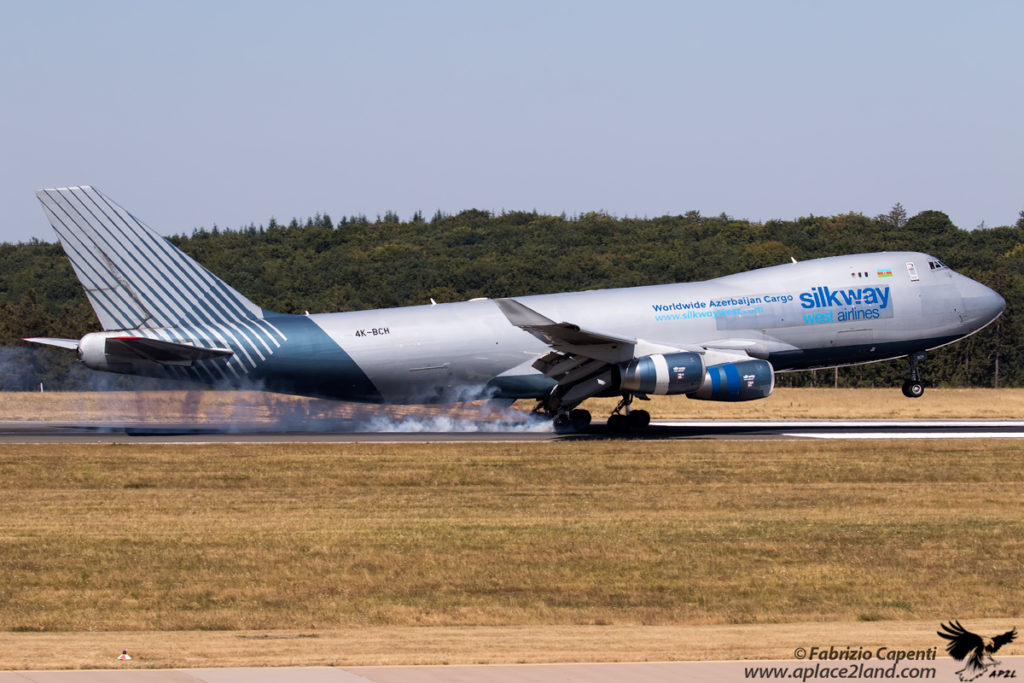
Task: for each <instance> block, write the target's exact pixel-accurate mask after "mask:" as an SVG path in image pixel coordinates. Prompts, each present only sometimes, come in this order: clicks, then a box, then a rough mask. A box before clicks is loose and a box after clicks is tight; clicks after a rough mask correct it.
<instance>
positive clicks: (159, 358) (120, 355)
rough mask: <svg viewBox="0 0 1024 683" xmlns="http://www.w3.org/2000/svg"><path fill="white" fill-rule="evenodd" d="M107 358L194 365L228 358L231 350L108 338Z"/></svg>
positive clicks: (132, 338) (130, 338) (129, 338)
mask: <svg viewBox="0 0 1024 683" xmlns="http://www.w3.org/2000/svg"><path fill="white" fill-rule="evenodd" d="M106 352H107V356H108V357H111V358H116V359H123V360H148V361H151V362H153V363H160V364H161V365H192V364H193V363H195V362H196V361H200V360H211V359H214V358H226V357H228V356H231V355H233V353H234V352H233V351H232V350H231V349H207V348H203V347H201V346H194V345H192V344H179V343H176V342H169V341H164V340H162V339H148V338H146V337H108V338H107V344H106Z"/></svg>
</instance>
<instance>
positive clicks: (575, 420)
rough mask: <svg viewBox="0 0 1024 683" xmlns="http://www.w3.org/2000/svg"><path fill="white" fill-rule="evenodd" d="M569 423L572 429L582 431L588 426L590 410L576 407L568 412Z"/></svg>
mask: <svg viewBox="0 0 1024 683" xmlns="http://www.w3.org/2000/svg"><path fill="white" fill-rule="evenodd" d="M569 423H570V424H571V425H572V428H573V429H575V430H576V431H580V432H582V431H583V430H584V429H586V428H587V427H589V426H590V411H589V410H581V409H579V408H577V409H576V410H574V411H572V412H571V413H569Z"/></svg>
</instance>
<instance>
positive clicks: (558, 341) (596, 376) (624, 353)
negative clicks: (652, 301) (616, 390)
mask: <svg viewBox="0 0 1024 683" xmlns="http://www.w3.org/2000/svg"><path fill="white" fill-rule="evenodd" d="M495 303H496V304H497V305H498V308H499V309H501V312H502V313H504V314H505V317H506V318H508V321H509V322H510V323H512V324H513V325H515V326H516V327H518V328H520V329H522V330H525V331H526V332H529V333H530V334H532V335H533V336H534V337H536V338H537V339H539V340H541V341H542V342H544V343H545V344H547V345H548V346H549V347H551V349H552V350H551V352H550V353H548V354H546V355H544V356H541V357H540V358H538V359H537V360H536V361H534V363H533V368H534V369H536V370H538V371H540V372H542V373H543V374H544V375H546V376H548V377H550V378H551V379H553V380H555V382H557V383H558V386H557V387H556V388H555V392H554V394H553V396H554V397H555V398H556V399H557V400H558V401H560V402H562V403H565V404H571V405H575V404H576V403H578V402H579V401H581V400H583V399H585V398H588V397H590V396H595V395H597V394H600V393H601V392H603V391H605V390H606V389H610V388H612V386H613V385H614V384H615V383H616V382H617V381H618V375H617V373H618V367H617V366H618V365H619V364H621V363H626V362H628V361H630V360H632V359H634V358H636V357H638V356H642V355H647V354H650V353H660V352H677V351H681V350H696V349H680V348H678V347H667V346H663V345H660V344H651V343H649V342H645V341H643V340H640V339H630V338H626V337H619V336H616V335H610V334H605V333H603V332H597V331H593V330H585V329H583V328H581V327H580V326H579V325H575V324H573V323H569V322H555V321H554V320H551V319H550V318H548V317H547V316H545V315H543V314H541V313H538V312H537V311H535V310H533V309H532V308H530V307H529V306H526V305H525V304H522V303H520V302H518V301H516V300H515V299H495Z"/></svg>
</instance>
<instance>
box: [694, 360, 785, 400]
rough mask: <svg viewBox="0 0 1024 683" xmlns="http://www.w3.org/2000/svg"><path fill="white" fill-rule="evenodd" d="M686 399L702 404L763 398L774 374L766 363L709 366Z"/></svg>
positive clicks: (773, 386) (773, 384) (762, 361)
mask: <svg viewBox="0 0 1024 683" xmlns="http://www.w3.org/2000/svg"><path fill="white" fill-rule="evenodd" d="M703 380H704V381H703V382H702V383H701V385H700V388H698V389H697V390H696V391H694V392H693V393H691V394H690V395H689V397H690V398H699V399H704V400H706V401H751V400H753V399H756V398H765V397H766V396H768V395H769V394H771V393H772V389H774V388H775V371H774V369H773V368H772V364H771V363H769V362H768V361H766V360H744V361H737V362H734V363H720V364H719V365H712V366H711V367H709V368H708V369H707V372H705V373H704V378H703Z"/></svg>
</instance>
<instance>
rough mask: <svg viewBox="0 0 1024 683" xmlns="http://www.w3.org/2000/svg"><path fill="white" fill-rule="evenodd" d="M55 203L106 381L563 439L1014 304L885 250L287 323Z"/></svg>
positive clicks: (913, 392)
mask: <svg viewBox="0 0 1024 683" xmlns="http://www.w3.org/2000/svg"><path fill="white" fill-rule="evenodd" d="M37 194H38V196H39V200H40V201H41V202H42V205H43V210H44V211H45V213H46V216H47V218H48V219H49V221H50V223H51V224H52V225H53V228H54V230H56V231H57V236H58V237H59V239H60V242H61V244H62V245H63V247H64V251H65V252H66V253H67V256H68V258H69V259H70V260H71V265H72V266H73V268H74V270H75V273H76V275H77V276H78V279H79V280H80V281H81V283H82V285H83V286H84V287H85V291H86V294H87V295H88V298H89V302H90V303H91V304H92V307H93V309H94V310H95V311H96V315H97V317H98V318H99V321H100V324H101V326H102V328H103V331H102V332H93V333H90V334H87V335H85V336H84V337H82V338H81V339H55V338H50V337H35V338H30V339H28V340H27V341H32V342H37V343H41V344H50V345H53V346H59V347H64V348H68V349H73V350H76V351H77V352H78V356H79V358H80V359H81V361H82V362H83V363H85V365H86V366H88V367H90V368H92V369H94V370H105V371H108V372H118V373H128V374H136V375H145V376H149V377H165V378H173V379H179V380H186V381H190V382H199V383H204V384H209V385H222V386H232V387H252V388H260V389H264V390H267V391H276V392H285V393H291V394H299V395H304V396H314V397H321V398H330V399H342V400H347V401H363V402H379V403H383V402H386V403H436V402H454V401H465V400H472V399H481V398H487V399H520V398H528V399H537V401H538V408H539V410H540V411H542V412H545V413H547V414H548V415H549V416H550V417H551V418H552V419H553V420H554V423H555V425H556V426H557V427H562V428H570V427H571V428H577V429H582V428H585V427H586V426H587V425H588V424H589V423H590V413H589V412H587V411H586V410H583V409H581V408H580V407H579V406H580V405H581V404H582V403H583V402H584V401H585V400H586V399H588V398H590V397H593V396H618V397H621V399H622V400H621V402H620V403H619V406H618V407H617V408H616V409H615V411H614V413H613V414H612V416H611V417H610V418H609V427H610V428H612V429H622V430H625V429H629V428H642V427H645V426H646V425H647V423H648V422H649V421H650V414H649V413H648V412H647V411H644V410H636V409H632V403H633V399H634V398H646V397H647V396H648V395H661V394H685V395H687V396H689V397H690V398H695V399H706V400H712V401H745V400H750V399H757V398H764V397H766V396H768V395H769V394H771V392H772V388H773V387H774V373H775V372H776V371H784V370H799V369H809V368H823V367H834V366H841V365H849V364H854V363H866V362H871V361H878V360H884V359H891V358H898V357H901V356H907V357H909V361H910V362H909V365H908V376H907V379H906V382H905V383H904V384H903V393H904V394H905V395H907V396H909V397H917V396H920V395H921V394H922V393H923V392H924V383H923V381H922V378H921V376H920V372H919V370H918V363H919V362H920V361H921V360H923V359H924V358H926V356H927V351H928V350H930V349H934V348H936V347H939V346H942V345H944V344H949V343H950V342H954V341H956V340H958V339H961V338H963V337H965V336H967V335H970V334H972V333H974V332H977V331H978V330H980V329H981V328H983V327H984V326H986V325H988V324H989V323H991V322H992V321H993V320H995V319H996V318H997V317H998V316H999V315H1000V313H1002V311H1003V308H1004V306H1005V302H1004V301H1003V299H1002V297H1000V296H999V294H997V293H996V292H994V291H992V290H991V289H989V288H988V287H986V286H984V285H982V284H980V283H978V282H975V281H974V280H971V279H970V278H967V277H964V276H963V275H960V274H958V273H956V272H955V271H953V270H952V269H951V268H949V267H948V266H946V265H945V264H944V263H942V261H940V260H939V259H937V258H935V257H933V256H929V255H927V254H922V253H917V252H882V253H873V254H857V255H850V256H836V257H831V258H823V259H815V260H810V261H803V262H800V263H796V262H794V263H787V264H784V265H779V266H773V267H771V268H763V269H760V270H754V271H750V272H745V273H737V274H734V275H727V276H724V277H720V278H716V279H714V280H708V281H705V282H694V283H679V284H665V285H656V286H648V287H632V288H628V289H602V290H590V291H582V292H570V293H563V294H543V295H534V296H522V297H515V298H501V299H474V300H471V301H462V302H457V303H442V304H436V305H424V306H409V307H404V308H392V309H381V310H372V311H355V312H349V313H322V314H313V315H287V314H281V313H274V312H271V311H268V310H264V309H262V308H260V307H259V306H258V305H256V304H254V303H253V302H251V301H249V300H248V299H247V298H245V297H244V296H242V295H241V294H240V293H238V292H237V291H235V290H234V289H232V288H231V287H230V286H229V285H227V284H226V283H225V282H223V281H222V280H220V279H219V278H217V277H216V276H215V275H213V274H212V273H211V272H210V271H208V270H207V269H206V268H204V267H203V266H201V265H199V264H198V263H196V262H195V261H194V260H193V259H191V258H189V257H188V256H186V255H185V254H184V253H183V252H181V251H180V250H178V249H177V248H176V247H174V246H173V245H172V244H170V243H169V242H168V241H167V240H165V239H163V238H162V237H160V236H159V235H158V234H157V233H156V232H154V231H153V230H151V229H150V228H149V227H147V226H146V225H145V224H143V223H142V222H141V221H140V220H139V219H137V218H136V217H135V216H133V215H132V214H130V213H128V212H127V211H125V210H124V209H123V208H121V207H120V206H118V205H117V204H115V203H114V202H113V201H112V200H111V199H109V198H108V197H106V196H105V195H103V194H101V193H100V192H98V191H97V190H96V189H94V188H91V187H66V188H58V189H50V190H40V191H39V192H38V193H37Z"/></svg>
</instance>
